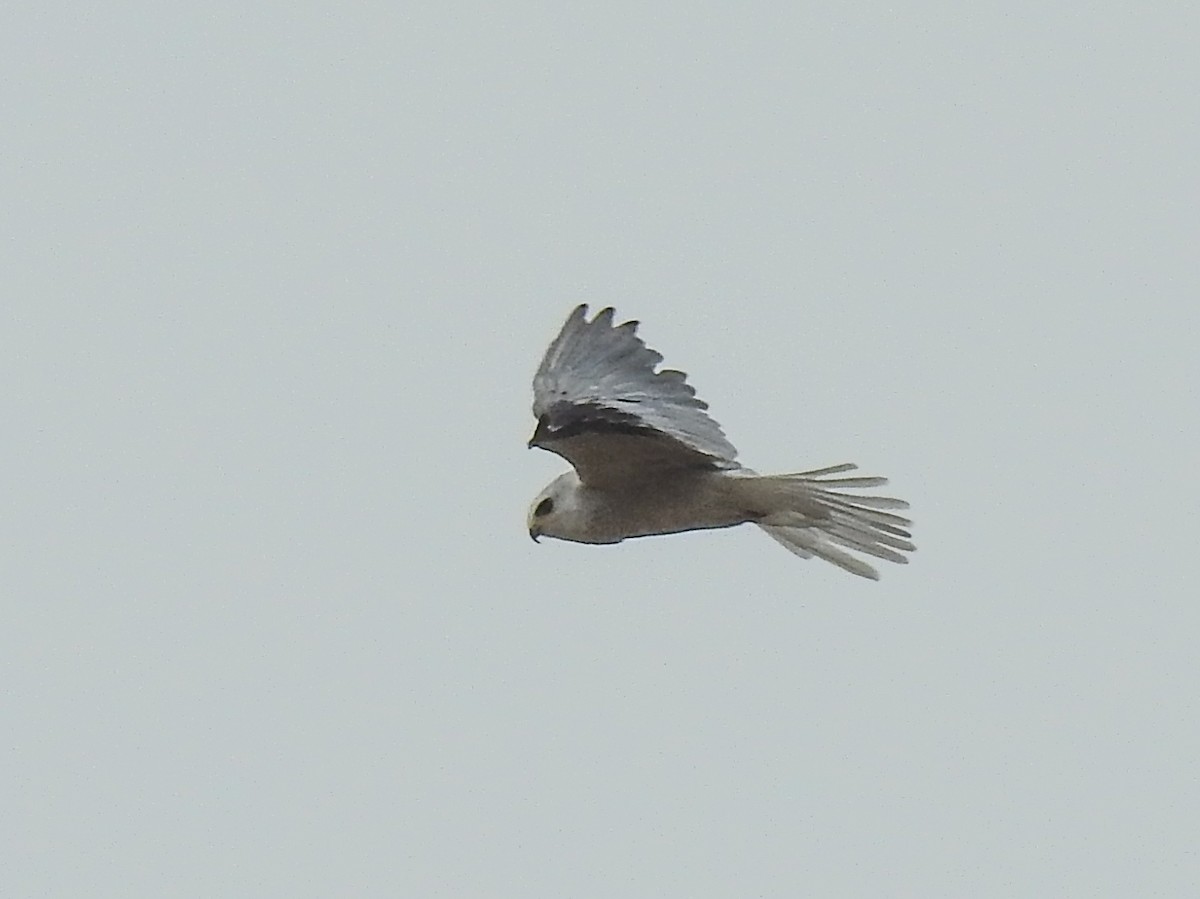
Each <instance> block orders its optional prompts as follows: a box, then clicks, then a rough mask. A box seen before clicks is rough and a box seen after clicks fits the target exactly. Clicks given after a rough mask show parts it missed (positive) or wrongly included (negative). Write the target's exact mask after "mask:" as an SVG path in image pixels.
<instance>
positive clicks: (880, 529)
mask: <svg viewBox="0 0 1200 899" xmlns="http://www.w3.org/2000/svg"><path fill="white" fill-rule="evenodd" d="M637 324H638V323H637V322H633V321H631V322H625V324H623V325H620V326H619V327H613V310H612V309H611V308H610V309H604V310H603V311H601V312H600V313H598V314H597V315H596V316H595V317H594V318H593V319H592V320H591V321H588V320H587V306H586V305H583V306H579V307H577V308H576V309H575V311H573V312H572V313H571V315H570V317H569V318H568V319H567V322H566V324H565V325H563V329H562V331H561V332H559V335H558V336H557V337H556V338H554V341H553V342H552V343H551V344H550V347H549V349H547V350H546V356H545V358H544V359H542V364H541V367H540V368H539V369H538V372H537V374H536V375H535V376H534V379H533V414H534V416H535V417H536V418H537V430H535V431H534V434H533V437H531V438H530V440H529V445H530V446H538V447H541V448H542V449H547V450H550V451H551V452H553V453H558V455H560V456H562V457H563V458H564V459H566V460H567V461H568V462H570V463H571V465H572V467H573V469H574V470H572V471H568V472H566V473H565V474H563V475H560V476H559V477H557V478H555V479H554V480H553V481H551V482H550V485H549V486H548V487H546V489H545V490H543V491H542V492H541V493H540V494H538V497H537V499H535V500H534V501H533V505H532V506H531V507H530V509H529V519H528V524H529V535H530V536H531V537H533V539H534V540H537V538H538V537H540V536H546V537H556V538H558V539H559V540H572V541H574V542H576V543H619V542H620V541H622V540H624V539H625V538H627V537H648V536H651V535H655V534H676V533H679V532H680V531H695V530H702V529H705V528H727V527H733V526H734V525H738V524H755V525H758V526H759V527H760V528H762V529H763V530H764V531H766V532H767V533H768V534H770V535H771V536H772V537H774V538H775V539H776V540H777V541H779V542H780V543H781V544H783V545H784V546H785V547H787V548H788V549H789V550H791V551H792V552H793V553H795V554H796V555H798V556H802V557H804V558H810V557H812V556H817V557H819V558H822V559H825V560H826V561H829V562H832V563H833V564H834V565H837V566H839V567H841V568H844V569H845V570H846V571H849V572H851V573H852V574H857V575H861V576H862V577H868V578H873V579H875V580H878V579H879V574H878V572H876V571H875V569H874V568H872V567H871V566H870V565H868V564H867V563H866V562H863V561H862V560H861V559H858V558H857V557H855V556H852V555H850V553H848V552H846V550H855V551H857V552H860V553H865V554H866V555H869V556H874V557H876V558H879V559H887V560H888V561H889V562H907V561H908V559H907V558H906V557H905V556H904V555H902V553H904V552H911V551H912V550H914V549H915V548H916V547H914V546H913V544H912V543H911V542H910V540H909V538H910V537H911V536H912V535H911V534H910V533H909V530H908V529H909V527H910V525H911V522H910V521H909V520H908V519H907V518H901V517H900V516H899V515H895V514H893V513H891V512H888V511H885V510H887V509H905V508H907V507H908V503H906V502H904V501H903V500H899V499H891V498H889V497H882V496H858V495H854V494H848V493H843V492H842V491H843V490H847V489H857V488H863V487H878V486H880V485H882V484H885V483H887V480H886V479H885V478H876V477H837V475H842V474H844V473H845V472H848V471H853V470H854V469H855V468H857V467H858V466H856V465H853V464H851V463H844V464H842V465H832V466H830V467H828V468H817V469H814V470H812V471H802V472H798V473H796V474H782V475H769V476H761V475H758V474H756V473H755V472H753V471H751V470H750V469H748V468H743V467H742V466H741V465H740V464H739V463H738V462H735V461H734V457H735V456H736V455H737V450H735V449H734V448H733V446H732V444H730V443H729V441H728V440H726V439H725V435H724V433H722V431H721V427H720V425H718V424H717V423H716V422H715V421H713V420H712V419H711V418H709V417H708V415H707V414H705V411H704V410H705V409H707V408H708V404H707V403H705V402H703V401H701V400H699V399H697V398H696V391H695V390H693V389H692V387H691V386H690V385H689V384H688V383H687V381H686V375H684V373H683V372H680V371H672V370H669V369H667V370H663V371H658V372H656V371H655V368H656V367H657V366H658V364H659V363H660V362H662V356H661V355H659V354H658V353H656V352H655V351H654V350H652V349H650V348H649V347H647V346H646V345H645V344H644V343H643V342H642V340H641V339H640V338H639V337H638V336H637V334H636V330H637Z"/></svg>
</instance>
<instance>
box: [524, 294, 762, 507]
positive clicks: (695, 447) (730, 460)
mask: <svg viewBox="0 0 1200 899" xmlns="http://www.w3.org/2000/svg"><path fill="white" fill-rule="evenodd" d="M587 308H588V307H587V306H586V305H583V306H578V307H576V309H575V310H574V311H573V312H572V313H571V315H570V317H569V318H568V319H567V322H566V324H565V325H563V329H562V331H560V332H559V335H558V336H557V337H556V338H554V341H553V342H552V343H551V344H550V347H549V348H548V349H547V350H546V356H545V358H544V359H542V364H541V367H540V368H538V372H537V374H536V375H535V376H534V378H533V414H534V416H535V417H536V418H537V420H538V424H537V430H536V431H534V434H533V437H532V438H530V440H529V445H530V446H538V447H541V448H542V449H548V450H550V451H551V452H554V453H558V454H559V455H560V456H562V457H563V458H564V459H566V460H567V461H568V462H570V463H571V465H573V466H574V467H575V470H576V471H577V472H578V474H579V477H580V480H582V481H583V482H584V483H585V484H591V485H601V484H606V483H615V482H619V481H628V480H636V479H639V478H643V477H654V476H656V475H659V474H662V473H663V472H664V471H669V470H672V469H681V468H738V467H739V466H738V463H737V462H735V461H734V457H735V456H736V455H737V450H735V449H734V448H733V446H732V444H730V442H729V441H728V440H726V439H725V435H724V433H722V431H721V426H720V425H718V424H717V423H716V422H715V421H713V420H712V419H711V418H709V417H708V415H706V414H705V412H704V410H705V409H707V408H708V404H707V403H705V402H704V401H702V400H699V399H697V398H696V391H695V390H693V389H692V387H691V386H690V385H689V384H688V383H687V380H686V375H684V373H683V372H681V371H673V370H670V369H667V370H664V371H659V372H656V371H655V368H656V367H657V366H658V364H659V363H660V362H662V356H661V355H659V354H658V353H656V352H655V351H654V350H652V349H650V348H649V347H647V346H646V344H645V343H643V342H642V340H641V338H639V337H638V336H637V334H636V330H637V322H632V321H631V322H625V324H623V325H620V326H618V327H613V323H612V322H613V310H612V309H611V308H609V309H604V310H602V311H601V312H599V313H597V315H596V316H595V317H594V318H593V319H592V320H591V321H588V320H587Z"/></svg>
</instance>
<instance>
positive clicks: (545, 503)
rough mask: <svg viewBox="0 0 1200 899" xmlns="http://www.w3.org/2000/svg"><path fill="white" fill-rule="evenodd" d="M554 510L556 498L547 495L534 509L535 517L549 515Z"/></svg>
mask: <svg viewBox="0 0 1200 899" xmlns="http://www.w3.org/2000/svg"><path fill="white" fill-rule="evenodd" d="M553 511H554V500H552V499H551V498H550V497H548V496H547V497H546V498H545V499H544V500H542V501H541V502H540V503H538V504H537V508H536V509H534V510H533V517H534V518H541V517H542V516H543V515H549V514H550V513H551V512H553Z"/></svg>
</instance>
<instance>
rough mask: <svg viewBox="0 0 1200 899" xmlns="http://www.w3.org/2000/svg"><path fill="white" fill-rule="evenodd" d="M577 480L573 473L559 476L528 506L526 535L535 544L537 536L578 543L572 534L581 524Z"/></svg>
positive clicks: (569, 472)
mask: <svg viewBox="0 0 1200 899" xmlns="http://www.w3.org/2000/svg"><path fill="white" fill-rule="evenodd" d="M578 488H579V477H578V476H577V475H576V474H575V472H574V471H568V472H566V473H565V474H562V475H559V476H558V477H557V478H555V479H554V480H553V481H551V482H550V484H549V485H548V486H547V487H546V489H545V490H543V491H542V492H541V493H539V494H538V495H537V498H536V499H534V501H533V503H532V504H531V505H530V506H529V516H528V517H527V518H526V520H525V523H526V524H527V525H528V526H529V536H530V537H532V538H533V540H534V542H535V543H536V542H537V539H538V537H541V536H543V535H544V536H546V537H557V538H558V539H560V540H577V539H578V537H577V536H575V533H574V531H575V530H576V529H577V528H578V526H579V524H580V522H579V521H578V520H577V519H578V518H579V515H580V511H581V510H580V509H579V503H578V495H577V491H578Z"/></svg>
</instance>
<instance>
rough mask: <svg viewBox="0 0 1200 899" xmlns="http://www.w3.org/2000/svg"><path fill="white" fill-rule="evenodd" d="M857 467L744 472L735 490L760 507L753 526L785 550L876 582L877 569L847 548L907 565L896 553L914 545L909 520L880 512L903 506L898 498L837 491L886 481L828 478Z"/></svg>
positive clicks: (907, 550) (842, 466) (851, 465)
mask: <svg viewBox="0 0 1200 899" xmlns="http://www.w3.org/2000/svg"><path fill="white" fill-rule="evenodd" d="M857 467H858V466H856V465H854V464H852V463H845V464H842V465H832V466H830V467H828V468H818V469H814V470H812V471H802V472H797V473H795V474H783V475H767V476H760V475H749V474H747V475H745V476H743V477H741V478H738V480H739V481H740V482H741V483H740V484H739V485H738V489H739V493H740V494H741V495H742V497H743V499H744V501H745V502H747V503H748V504H749V505H750V506H751V508H754V509H756V510H761V513H760V517H759V518H757V519H756V523H757V524H758V526H759V527H761V528H762V529H763V530H764V531H766V532H767V533H768V534H769V535H770V536H771V537H772V538H774V539H775V540H776V541H777V542H779V543H780V544H782V545H783V546H784V547H785V548H786V549H788V550H789V551H790V552H793V553H795V554H796V555H798V556H801V557H802V558H811V557H813V556H816V557H817V558H820V559H824V560H825V561H827V562H831V563H833V564H834V565H837V566H838V567H839V568H842V569H844V570H845V571H849V572H850V573H851V574H857V575H858V576H859V577H865V578H871V579H872V580H879V572H877V571H876V570H875V569H874V568H873V567H872V566H870V565H868V564H867V563H866V562H864V561H862V560H861V559H858V558H857V557H855V556H853V555H851V554H850V553H849V552H847V550H854V551H855V552H859V553H863V554H865V555H868V556H874V557H875V558H877V559H885V560H887V561H889V562H898V563H900V564H904V563H907V562H908V558H907V557H905V556H904V555H902V553H904V552H912V551H913V550H915V549H916V547H915V546H914V545H913V544H912V542H911V540H910V538H911V537H912V534H911V533H910V532H909V528H910V527H911V526H912V522H911V521H909V520H908V519H907V518H903V517H901V516H900V515H896V514H894V513H892V512H888V511H884V510H886V509H906V508H908V503H906V502H904V500H900V499H893V498H892V497H887V496H856V495H854V494H850V493H843V492H841V491H842V490H847V489H850V490H853V489H862V488H867V487H879V486H882V485H883V484H886V483H887V479H886V478H879V477H861V476H855V477H844V478H840V477H833V476H834V475H841V474H844V473H846V472H848V471H853V470H855V469H856V468H857Z"/></svg>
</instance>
